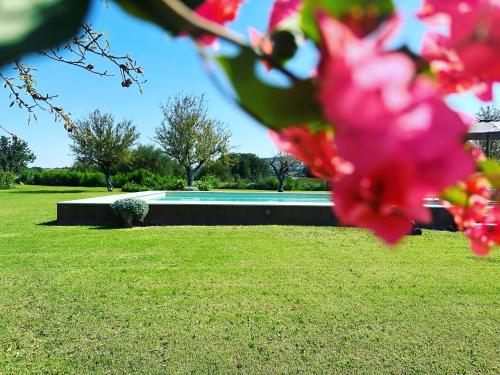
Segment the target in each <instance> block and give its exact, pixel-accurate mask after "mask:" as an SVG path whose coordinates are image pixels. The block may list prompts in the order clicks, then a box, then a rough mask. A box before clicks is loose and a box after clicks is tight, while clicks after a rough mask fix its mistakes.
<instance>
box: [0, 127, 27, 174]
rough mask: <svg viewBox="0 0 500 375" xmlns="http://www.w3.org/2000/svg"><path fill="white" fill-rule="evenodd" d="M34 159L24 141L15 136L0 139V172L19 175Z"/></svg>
mask: <svg viewBox="0 0 500 375" xmlns="http://www.w3.org/2000/svg"><path fill="white" fill-rule="evenodd" d="M35 159H36V157H35V154H34V153H33V152H32V151H31V150H30V149H29V147H28V144H27V143H26V141H23V140H22V139H19V138H17V137H16V136H13V137H12V138H8V137H5V136H2V137H0V171H2V172H12V173H15V174H19V173H21V172H22V171H23V170H24V169H26V167H27V166H28V163H32V162H34V161H35Z"/></svg>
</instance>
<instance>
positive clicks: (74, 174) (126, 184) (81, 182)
mask: <svg viewBox="0 0 500 375" xmlns="http://www.w3.org/2000/svg"><path fill="white" fill-rule="evenodd" d="M20 181H21V182H22V183H24V184H29V185H47V186H87V187H105V186H106V179H105V177H104V174H103V173H100V172H78V171H74V170H70V169H54V170H42V171H38V170H35V171H34V170H30V169H28V170H26V171H24V172H23V173H22V174H21V176H20ZM195 184H196V185H197V186H198V188H199V189H200V190H210V189H245V190H277V189H278V179H277V178H276V177H268V178H265V179H262V180H258V181H255V182H249V181H245V180H239V181H234V182H221V181H220V179H218V178H217V177H215V176H212V175H206V176H203V177H202V178H201V179H200V180H199V181H197V182H196V183H195ZM113 185H114V186H115V187H117V188H122V189H123V191H128V192H134V191H145V190H181V189H183V188H184V187H185V180H184V179H183V178H181V177H177V176H160V175H157V174H152V173H151V172H148V171H146V170H145V169H138V170H135V171H134V172H130V173H118V174H116V175H114V176H113ZM285 190H289V191H290V190H291V191H293V190H306V191H326V190H328V184H327V182H326V181H322V180H318V179H313V178H288V179H287V181H286V184H285Z"/></svg>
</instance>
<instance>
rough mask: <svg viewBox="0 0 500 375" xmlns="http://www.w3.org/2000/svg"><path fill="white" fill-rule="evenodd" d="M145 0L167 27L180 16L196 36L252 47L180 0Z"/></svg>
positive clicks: (263, 56) (270, 60) (275, 64)
mask: <svg viewBox="0 0 500 375" xmlns="http://www.w3.org/2000/svg"><path fill="white" fill-rule="evenodd" d="M143 1H144V2H147V3H148V4H149V5H150V6H151V7H152V9H154V10H155V11H156V14H157V16H158V19H159V21H160V22H161V23H162V24H163V26H164V27H165V28H167V27H169V26H170V20H171V19H172V18H174V19H175V18H178V19H181V20H182V22H183V25H182V27H183V29H184V31H186V32H187V33H188V34H190V35H192V36H194V37H195V38H196V37H199V36H201V35H203V34H211V35H213V36H216V37H218V38H220V39H223V40H225V41H227V42H229V43H231V44H234V45H236V46H239V47H240V48H250V49H251V47H250V46H248V45H247V44H246V42H245V40H244V39H243V38H242V37H241V36H240V35H238V34H235V33H234V32H230V31H229V30H227V29H226V28H225V27H223V26H220V25H219V24H217V23H215V22H211V21H209V20H207V19H205V18H203V17H201V16H199V15H198V14H196V13H195V12H193V11H192V10H191V9H190V8H189V7H187V6H186V5H184V4H183V3H182V2H180V1H179V0H143ZM252 51H253V49H252ZM255 54H256V55H257V57H258V58H260V59H262V60H265V61H267V62H268V63H269V64H270V65H271V66H272V67H273V68H275V69H276V70H278V71H280V72H281V73H283V74H284V75H285V76H287V77H288V78H289V79H291V80H292V81H298V80H299V79H298V77H297V76H295V75H294V74H293V73H292V72H290V71H289V70H287V69H285V68H284V67H283V66H282V65H281V64H280V63H279V62H277V61H276V60H275V59H274V58H273V57H272V56H270V55H267V54H263V53H257V52H255Z"/></svg>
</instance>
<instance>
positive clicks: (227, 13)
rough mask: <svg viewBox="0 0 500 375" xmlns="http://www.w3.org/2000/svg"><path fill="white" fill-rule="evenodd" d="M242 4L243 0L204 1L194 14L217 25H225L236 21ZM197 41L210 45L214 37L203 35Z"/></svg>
mask: <svg viewBox="0 0 500 375" xmlns="http://www.w3.org/2000/svg"><path fill="white" fill-rule="evenodd" d="M242 3H243V0H205V1H204V2H203V3H202V4H201V5H200V6H199V7H198V8H196V13H198V15H200V16H202V17H204V18H206V19H208V20H210V21H212V22H215V23H218V24H219V25H225V24H226V23H227V22H230V21H234V20H235V19H236V17H237V15H238V11H239V8H240V6H241V4H242ZM198 40H199V41H200V42H201V43H203V44H206V45H210V44H212V43H214V42H215V40H216V37H214V36H212V35H203V36H202V37H200V38H199V39H198Z"/></svg>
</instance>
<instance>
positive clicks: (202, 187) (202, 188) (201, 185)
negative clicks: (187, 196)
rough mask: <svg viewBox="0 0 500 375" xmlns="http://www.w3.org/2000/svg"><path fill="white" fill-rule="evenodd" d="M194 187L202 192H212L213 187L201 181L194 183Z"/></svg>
mask: <svg viewBox="0 0 500 375" xmlns="http://www.w3.org/2000/svg"><path fill="white" fill-rule="evenodd" d="M194 186H195V187H196V188H197V189H198V190H200V191H210V190H212V185H210V183H209V182H207V181H203V180H199V181H196V182H195V183H194Z"/></svg>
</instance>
